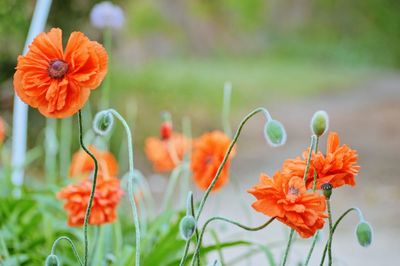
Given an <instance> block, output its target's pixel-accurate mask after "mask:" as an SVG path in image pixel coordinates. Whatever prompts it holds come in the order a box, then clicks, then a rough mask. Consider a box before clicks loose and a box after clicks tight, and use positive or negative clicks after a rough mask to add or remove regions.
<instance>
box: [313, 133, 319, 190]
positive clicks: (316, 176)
mask: <svg viewBox="0 0 400 266" xmlns="http://www.w3.org/2000/svg"><path fill="white" fill-rule="evenodd" d="M318 143H319V137H318V136H317V138H316V140H315V154H317V152H318ZM317 178H318V174H317V171H314V181H313V188H312V190H313V191H315V190H316V188H317Z"/></svg>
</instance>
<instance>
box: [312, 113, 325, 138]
mask: <svg viewBox="0 0 400 266" xmlns="http://www.w3.org/2000/svg"><path fill="white" fill-rule="evenodd" d="M328 127H329V116H328V113H327V112H325V111H317V112H315V114H314V115H313V117H312V118H311V132H312V133H313V134H314V135H316V136H317V137H320V136H322V135H323V134H324V133H325V132H326V131H327V130H328Z"/></svg>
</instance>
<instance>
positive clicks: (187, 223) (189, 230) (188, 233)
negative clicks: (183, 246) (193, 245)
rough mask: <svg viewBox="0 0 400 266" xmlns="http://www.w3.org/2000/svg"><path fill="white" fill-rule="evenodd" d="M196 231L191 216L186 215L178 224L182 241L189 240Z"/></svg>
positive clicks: (194, 222) (194, 221)
mask: <svg viewBox="0 0 400 266" xmlns="http://www.w3.org/2000/svg"><path fill="white" fill-rule="evenodd" d="M195 230H196V220H195V219H194V217H193V216H191V215H186V216H185V217H183V218H182V220H181V222H180V224H179V232H180V234H181V236H182V238H183V239H185V240H189V239H190V238H192V236H193V234H194V231H195Z"/></svg>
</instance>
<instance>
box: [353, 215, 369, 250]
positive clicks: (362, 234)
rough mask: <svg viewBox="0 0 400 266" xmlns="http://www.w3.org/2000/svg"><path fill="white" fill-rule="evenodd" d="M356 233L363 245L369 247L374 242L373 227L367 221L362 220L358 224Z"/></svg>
mask: <svg viewBox="0 0 400 266" xmlns="http://www.w3.org/2000/svg"><path fill="white" fill-rule="evenodd" d="M356 235H357V239H358V243H360V245H361V246H363V247H368V246H369V245H370V244H371V242H372V227H371V225H370V224H369V223H368V222H366V221H361V222H360V223H359V224H358V225H357V229H356Z"/></svg>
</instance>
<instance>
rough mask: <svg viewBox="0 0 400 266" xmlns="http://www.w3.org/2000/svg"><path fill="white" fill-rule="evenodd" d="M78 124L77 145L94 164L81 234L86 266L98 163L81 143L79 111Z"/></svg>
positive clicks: (80, 113)
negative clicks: (83, 239)
mask: <svg viewBox="0 0 400 266" xmlns="http://www.w3.org/2000/svg"><path fill="white" fill-rule="evenodd" d="M78 123H79V143H80V145H81V147H82V149H83V150H84V151H85V152H86V153H87V154H88V155H89V156H90V157H91V158H92V160H93V163H94V174H93V184H92V190H91V192H90V197H89V203H88V207H87V209H86V213H85V219H84V225H83V226H84V227H83V232H84V238H85V256H84V264H85V266H86V265H87V264H88V251H89V248H88V245H89V241H88V223H89V217H90V211H91V209H92V205H93V198H94V193H95V191H96V182H97V171H98V168H99V167H98V163H97V160H96V157H95V156H94V155H93V153H91V152H90V151H89V150H88V149H87V148H86V146H85V144H84V143H83V129H82V112H81V110H79V112H78Z"/></svg>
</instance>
